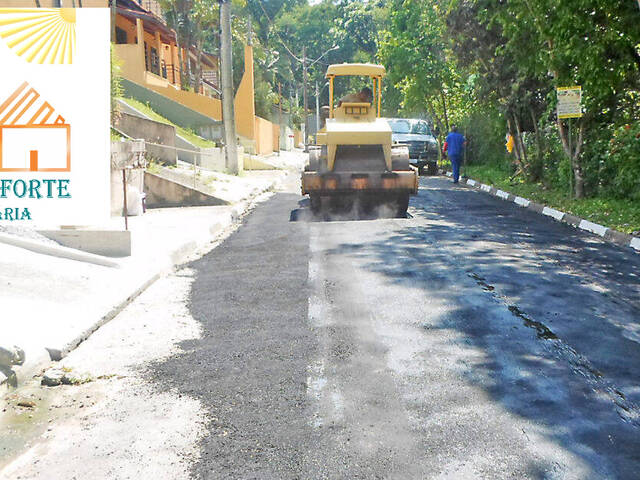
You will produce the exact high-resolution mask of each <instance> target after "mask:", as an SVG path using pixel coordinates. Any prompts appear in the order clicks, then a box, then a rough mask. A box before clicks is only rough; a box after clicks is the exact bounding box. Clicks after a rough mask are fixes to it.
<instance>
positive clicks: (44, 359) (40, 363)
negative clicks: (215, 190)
mask: <svg viewBox="0 0 640 480" xmlns="http://www.w3.org/2000/svg"><path fill="white" fill-rule="evenodd" d="M279 182H281V179H275V180H273V181H272V182H271V184H270V185H268V186H267V187H265V188H262V189H259V190H257V191H255V192H253V193H252V194H251V195H250V196H249V197H247V198H245V199H244V200H240V201H239V202H237V203H236V204H235V205H234V206H233V208H232V209H231V212H229V215H227V216H225V217H223V218H222V219H221V220H220V221H217V222H216V223H214V224H213V225H211V227H210V229H209V231H210V232H211V237H210V240H213V239H215V238H216V237H217V236H219V235H220V234H221V233H222V232H224V230H225V229H227V228H228V227H229V226H231V225H233V224H234V223H236V222H238V221H239V220H240V219H241V218H242V216H243V215H244V214H246V213H247V212H248V211H249V210H250V209H251V208H252V207H253V206H254V202H255V199H256V198H258V197H259V196H261V195H263V194H265V193H267V192H269V191H272V190H273V189H274V188H275V187H276V186H277V185H278V183H279ZM3 236H6V235H3ZM11 240H12V239H11ZM19 240H21V241H22V239H19ZM0 241H2V240H1V239H0ZM24 242H27V243H29V244H31V243H36V244H37V247H38V248H40V247H41V246H45V244H41V243H38V242H34V241H28V240H24ZM7 243H8V242H7ZM207 243H208V241H207V242H204V243H203V242H202V241H200V242H199V241H196V240H190V241H188V242H185V243H184V244H182V245H180V246H179V247H177V248H175V249H174V250H173V251H171V252H169V253H168V254H167V262H161V263H160V264H159V265H157V268H156V269H154V271H152V272H149V273H148V275H145V276H144V277H143V278H142V280H141V281H140V282H137V285H136V287H135V288H134V289H133V291H132V292H130V293H129V294H127V295H125V296H124V297H123V298H121V299H120V300H118V301H117V302H116V303H115V305H114V306H113V307H112V308H111V309H110V310H109V311H108V312H106V313H105V314H104V315H102V316H101V317H100V318H97V319H96V321H95V323H94V324H93V325H92V326H91V327H89V328H88V329H86V330H85V331H84V332H82V333H81V334H80V335H78V336H77V337H75V338H73V339H72V340H70V341H68V342H67V343H66V344H65V345H64V346H62V348H60V349H52V348H48V349H42V350H41V351H40V350H38V351H35V352H34V351H29V352H27V358H26V360H25V362H24V364H23V365H21V366H19V367H16V368H14V369H13V371H12V372H10V373H11V374H15V376H14V377H13V378H10V377H9V375H7V374H5V373H4V372H2V371H0V386H2V385H4V384H5V383H7V381H9V382H10V383H12V382H16V384H17V386H20V385H22V384H24V382H25V381H26V380H28V379H29V378H31V377H33V376H34V375H36V374H37V373H38V372H40V371H41V370H44V368H45V367H46V366H47V365H48V364H49V363H51V361H60V360H62V359H63V358H64V357H65V356H67V355H68V354H69V353H70V352H71V351H73V350H74V349H75V348H76V347H77V346H78V345H80V344H81V343H82V342H84V341H85V340H87V339H88V338H89V337H90V336H91V334H93V333H94V332H95V331H97V330H98V329H99V328H100V327H102V326H103V325H105V324H107V323H108V322H109V321H111V320H112V319H114V318H115V317H116V316H117V315H118V314H119V313H120V312H122V310H124V309H125V308H126V307H127V306H128V305H129V304H130V303H131V302H133V301H134V300H135V299H136V298H137V297H138V296H139V295H141V294H142V293H143V292H144V291H145V290H146V289H147V288H149V287H150V286H151V285H153V284H154V283H155V282H156V280H158V279H160V278H161V277H162V276H164V275H165V274H166V273H168V272H170V271H171V270H172V269H173V268H174V267H175V266H176V265H179V264H181V263H184V262H185V261H188V259H189V257H190V256H191V255H193V254H194V253H195V252H197V251H198V249H199V248H202V247H203V246H204V245H206V244H207ZM11 244H14V243H11ZM15 245H16V246H22V245H21V244H17V243H16V244H15ZM46 246H47V247H50V248H52V251H53V252H54V253H53V254H56V256H60V255H57V254H58V253H60V252H59V251H58V250H62V251H63V252H62V253H65V254H66V253H77V252H76V251H74V250H73V249H70V248H66V247H56V246H53V247H51V246H49V245H46ZM23 248H27V247H23ZM28 249H29V250H33V251H37V252H38V253H41V252H40V251H39V250H35V249H32V248H28ZM67 251H71V252H67ZM46 254H50V253H46ZM77 256H79V257H88V258H89V259H92V257H98V258H99V259H102V257H99V256H98V255H92V254H86V253H84V252H80V253H78V255H77ZM61 258H69V259H72V260H76V259H77V258H75V256H62V257H61ZM105 260H106V259H105ZM81 261H86V260H81ZM91 263H95V262H91ZM111 263H114V264H115V265H116V266H118V267H120V265H119V264H116V263H115V262H111Z"/></svg>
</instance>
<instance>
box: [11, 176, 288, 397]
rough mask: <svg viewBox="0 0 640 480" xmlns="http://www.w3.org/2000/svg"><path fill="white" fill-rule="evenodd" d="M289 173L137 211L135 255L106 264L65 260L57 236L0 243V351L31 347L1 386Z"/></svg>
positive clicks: (61, 347) (102, 316) (109, 311)
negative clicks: (206, 201)
mask: <svg viewBox="0 0 640 480" xmlns="http://www.w3.org/2000/svg"><path fill="white" fill-rule="evenodd" d="M286 175H287V172H285V171H282V170H274V171H269V172H256V173H247V176H250V177H251V180H252V181H251V182H249V183H250V184H251V187H252V188H244V189H242V188H241V189H240V190H242V192H240V193H239V194H238V196H237V201H236V202H235V203H234V204H232V205H228V206H210V207H188V208H166V209H153V210H148V211H147V212H146V213H145V214H144V215H142V216H139V217H130V218H129V230H130V231H131V232H132V254H131V256H130V257H127V258H124V259H113V258H110V259H105V261H106V262H105V265H100V264H96V263H95V262H90V261H79V260H73V259H70V258H64V257H65V255H64V253H65V252H64V250H65V249H64V248H63V247H57V248H59V250H60V252H61V255H60V256H56V255H55V252H54V253H53V254H52V253H51V252H50V248H51V242H42V243H43V245H44V244H45V243H46V247H47V252H48V253H49V254H41V253H35V251H34V250H33V249H26V248H20V247H18V246H16V243H18V244H19V241H17V242H12V244H9V243H3V242H0V285H2V288H1V289H0V305H2V320H1V321H0V353H3V351H2V349H5V350H7V351H16V349H15V348H14V347H18V349H21V350H22V351H24V353H25V355H24V356H25V360H24V363H23V364H22V365H14V366H13V367H12V368H6V367H3V368H0V384H3V383H5V382H7V381H8V383H9V384H13V385H16V384H21V383H23V382H24V381H25V380H26V379H28V378H30V377H32V376H33V375H34V374H36V373H38V371H39V370H40V369H42V368H43V367H45V366H46V365H47V364H48V363H49V362H50V361H51V360H58V359H60V358H62V357H64V356H65V355H66V354H67V353H68V352H69V351H70V350H72V349H73V348H75V347H76V346H77V345H78V344H79V343H80V342H82V341H83V340H85V339H86V338H87V337H88V336H89V335H91V333H92V332H94V331H95V330H96V329H98V328H99V327H100V326H101V325H103V324H104V323H106V322H108V321H109V320H111V319H112V318H113V317H114V316H115V315H117V314H118V313H119V312H120V311H121V310H122V308H124V307H125V306H126V305H127V304H128V303H129V302H130V301H131V300H132V299H134V298H135V297H136V296H137V295H138V294H139V293H141V292H142V291H143V290H144V289H146V288H147V287H148V286H149V285H150V284H152V283H153V282H154V281H155V280H156V279H157V278H159V277H160V276H161V275H162V274H164V273H166V272H167V271H169V270H170V269H172V268H173V267H174V265H176V264H179V263H182V262H184V261H186V260H187V259H188V258H189V257H190V256H192V255H194V254H195V253H197V252H198V250H200V249H202V248H204V247H205V246H207V245H210V244H211V242H213V241H215V239H216V237H218V236H220V234H222V233H223V232H224V231H225V230H227V229H228V228H229V227H230V226H231V225H232V224H233V223H234V222H235V221H236V220H237V219H239V218H240V217H241V216H242V215H243V214H244V213H245V212H246V211H247V210H248V209H250V208H251V206H252V205H253V203H255V202H258V201H261V200H262V199H263V198H266V196H267V195H266V193H265V192H267V191H269V190H271V189H273V188H275V187H276V186H277V184H278V183H279V182H281V181H282V179H283V178H284V177H285V176H286ZM244 184H245V185H246V184H247V182H246V181H245V182H244ZM104 227H106V228H112V229H123V228H124V221H123V219H122V218H114V219H112V220H111V223H110V224H109V225H105V226H104ZM14 238H16V240H18V237H14ZM28 240H29V241H30V242H34V241H35V242H37V241H38V240H37V239H35V240H34V238H29V239H28ZM55 248H56V247H54V249H55ZM66 250H67V251H68V250H69V249H66ZM93 257H97V256H93ZM99 258H103V257H99ZM109 264H111V265H112V266H107V265H109ZM5 353H6V352H5ZM5 356H6V355H5ZM0 363H2V362H1V361H0Z"/></svg>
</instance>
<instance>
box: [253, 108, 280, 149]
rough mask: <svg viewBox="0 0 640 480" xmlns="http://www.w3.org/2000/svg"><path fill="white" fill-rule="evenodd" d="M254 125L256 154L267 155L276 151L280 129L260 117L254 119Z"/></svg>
mask: <svg viewBox="0 0 640 480" xmlns="http://www.w3.org/2000/svg"><path fill="white" fill-rule="evenodd" d="M254 125H255V133H256V137H255V140H256V153H257V154H260V155H269V154H270V153H273V152H274V151H276V150H277V149H278V135H279V134H280V127H278V125H274V124H273V123H271V122H270V121H269V120H265V119H264V118H260V117H255V120H254Z"/></svg>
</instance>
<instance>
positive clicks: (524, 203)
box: [513, 197, 531, 207]
mask: <svg viewBox="0 0 640 480" xmlns="http://www.w3.org/2000/svg"><path fill="white" fill-rule="evenodd" d="M513 201H514V203H517V204H518V205H520V206H521V207H528V206H529V204H530V203H531V202H530V201H529V200H527V199H526V198H522V197H516V198H515V199H514V200H513Z"/></svg>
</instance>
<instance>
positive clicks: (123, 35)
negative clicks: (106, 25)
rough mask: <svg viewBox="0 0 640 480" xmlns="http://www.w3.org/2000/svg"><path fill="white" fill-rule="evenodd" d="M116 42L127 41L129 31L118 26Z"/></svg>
mask: <svg viewBox="0 0 640 480" xmlns="http://www.w3.org/2000/svg"><path fill="white" fill-rule="evenodd" d="M116 43H118V44H122V43H127V32H126V31H124V30H123V29H121V28H120V27H116Z"/></svg>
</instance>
